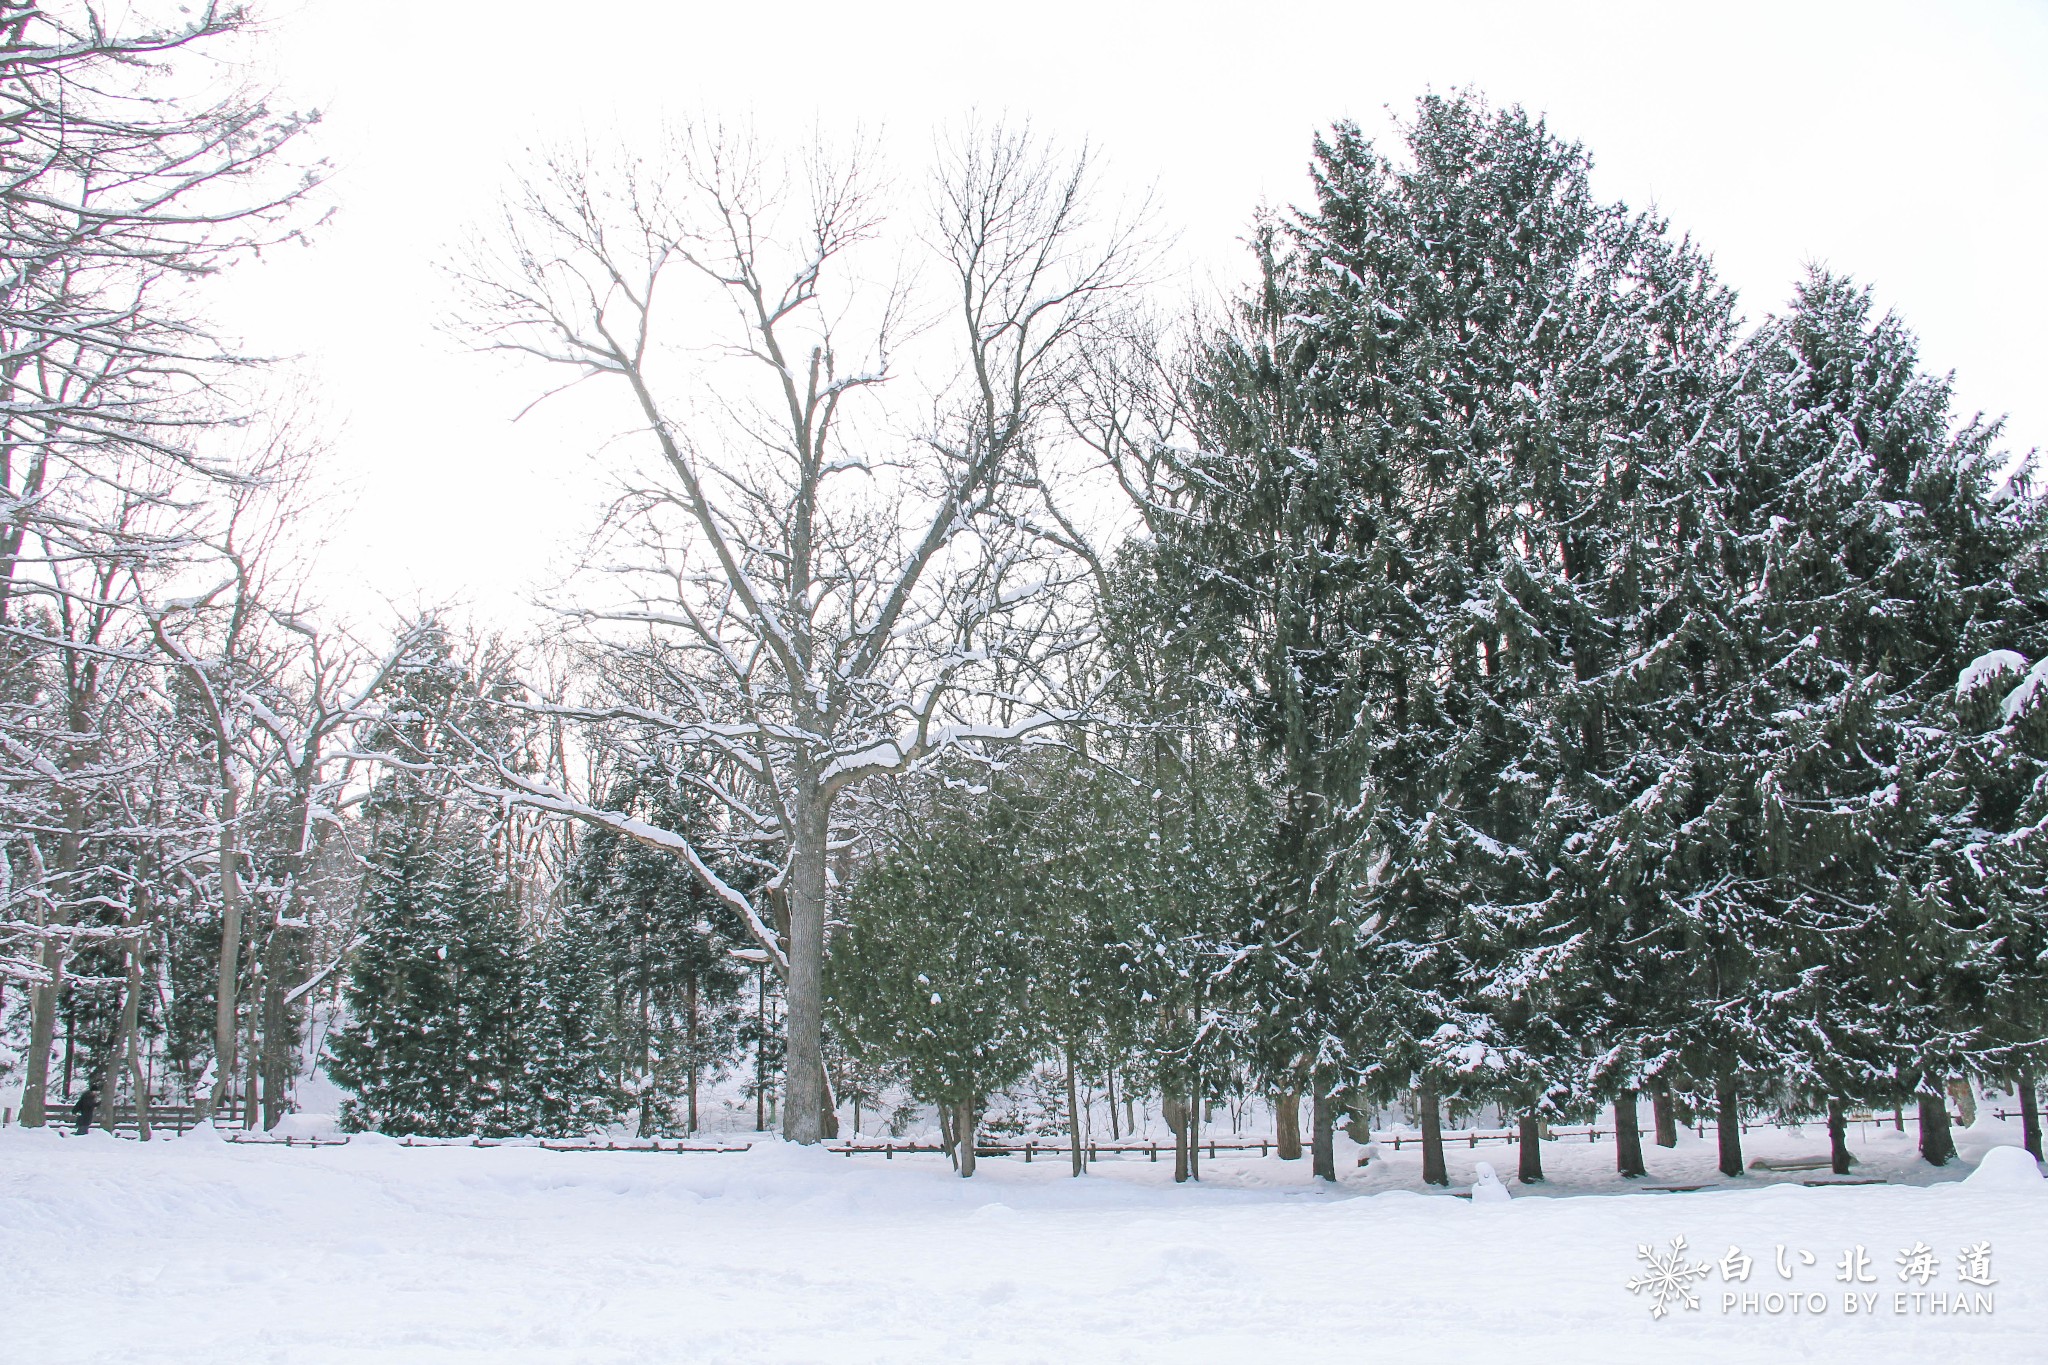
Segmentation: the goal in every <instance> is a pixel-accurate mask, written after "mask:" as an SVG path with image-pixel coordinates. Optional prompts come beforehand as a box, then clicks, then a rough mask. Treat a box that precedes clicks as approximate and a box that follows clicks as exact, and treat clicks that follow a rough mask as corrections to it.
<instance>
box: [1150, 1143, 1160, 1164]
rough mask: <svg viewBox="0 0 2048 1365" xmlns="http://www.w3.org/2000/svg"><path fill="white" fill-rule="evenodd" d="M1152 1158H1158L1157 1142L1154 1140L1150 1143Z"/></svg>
mask: <svg viewBox="0 0 2048 1365" xmlns="http://www.w3.org/2000/svg"><path fill="white" fill-rule="evenodd" d="M1152 1160H1154V1161H1157V1160H1159V1144H1158V1142H1156V1141H1155V1142H1153V1144H1152Z"/></svg>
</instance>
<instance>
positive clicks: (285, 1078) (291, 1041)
mask: <svg viewBox="0 0 2048 1365" xmlns="http://www.w3.org/2000/svg"><path fill="white" fill-rule="evenodd" d="M298 932H299V931H298V930H297V929H296V928H295V927H294V926H292V925H289V924H278V925H274V926H272V928H271V930H270V941H269V942H268V943H266V944H265V945H264V947H263V957H264V971H263V1051H262V1054H261V1055H262V1065H263V1130H264V1131H265V1132H269V1131H270V1130H271V1129H273V1128H275V1127H277V1125H278V1123H279V1122H280V1121H281V1120H282V1119H283V1118H284V1115H285V1110H286V1108H287V1107H288V1106H289V1104H290V1102H291V1087H292V1069H293V1067H292V1063H293V1062H294V1061H295V1060H296V1059H297V1057H298V1054H299V1035H298V1030H297V1029H295V1028H293V1027H292V1012H291V1007H290V1006H289V1005H287V1004H286V1003H285V996H286V995H287V994H289V993H290V989H291V987H293V986H295V985H297V984H298V982H297V981H296V980H294V978H295V977H296V976H297V972H295V971H294V970H293V966H294V964H295V962H296V960H297V958H298V953H297V952H296V951H295V949H296V948H297V946H298V944H297V940H296V937H295V936H296V935H297V933H298Z"/></svg>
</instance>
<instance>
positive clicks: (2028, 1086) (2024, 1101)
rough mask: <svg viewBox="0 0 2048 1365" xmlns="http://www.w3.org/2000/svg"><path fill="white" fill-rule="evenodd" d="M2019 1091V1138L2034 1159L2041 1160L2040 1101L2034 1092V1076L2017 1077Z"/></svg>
mask: <svg viewBox="0 0 2048 1365" xmlns="http://www.w3.org/2000/svg"><path fill="white" fill-rule="evenodd" d="M2018 1089H2019V1092H2020V1140H2021V1141H2022V1142H2025V1143H2026V1144H2027V1150H2028V1151H2030V1152H2032V1153H2033V1154H2034V1160H2036V1161H2039V1160H2041V1101H2040V1098H2039V1097H2038V1096H2037V1095H2036V1094H2035V1093H2034V1078H2033V1077H2032V1076H2024V1075H2023V1076H2021V1077H2020V1078H2019V1086H2018Z"/></svg>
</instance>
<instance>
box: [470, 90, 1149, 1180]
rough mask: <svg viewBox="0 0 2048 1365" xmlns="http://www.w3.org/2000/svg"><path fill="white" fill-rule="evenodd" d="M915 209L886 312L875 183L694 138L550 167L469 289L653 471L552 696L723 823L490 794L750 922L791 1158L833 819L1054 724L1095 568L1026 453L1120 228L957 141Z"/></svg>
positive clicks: (624, 505)
mask: <svg viewBox="0 0 2048 1365" xmlns="http://www.w3.org/2000/svg"><path fill="white" fill-rule="evenodd" d="M932 184H933V192H932V195H931V199H930V213H929V216H928V217H927V218H926V219H925V221H924V223H923V230H922V232H921V233H919V234H917V236H916V238H915V245H914V249H905V255H906V256H908V257H909V258H910V259H911V261H912V266H913V268H912V269H909V270H905V269H904V268H902V267H901V266H898V267H897V268H896V269H894V270H890V271H879V272H876V273H877V274H879V275H881V276H883V277H884V278H887V279H890V280H892V281H893V282H890V283H876V282H875V278H874V276H872V275H870V274H868V273H864V272H865V271H867V270H870V269H872V267H873V266H874V264H875V263H876V261H877V260H878V259H880V258H882V257H883V256H884V255H885V253H887V252H888V251H889V250H890V249H891V248H892V247H895V248H899V249H903V248H904V243H903V242H902V241H901V240H900V239H897V238H894V237H892V236H891V235H890V228H891V226H892V220H891V218H890V215H889V214H887V213H886V212H885V210H884V197H883V194H882V192H881V189H880V182H879V180H878V178H877V177H876V175H875V174H874V172H873V169H872V167H871V165H870V164H869V161H868V159H867V157H866V156H865V155H864V154H861V153H856V154H853V155H849V156H846V157H844V158H841V159H837V160H835V159H832V158H829V157H827V156H824V155H822V154H816V153H813V154H811V155H808V156H805V157H800V158H796V159H794V160H793V161H790V162H781V161H776V160H773V159H770V158H768V157H765V156H763V155H761V154H760V153H759V152H758V150H757V149H756V147H755V146H754V145H753V144H752V143H751V141H750V140H749V139H747V138H745V137H740V136H734V135H730V134H727V133H724V132H722V131H719V130H712V129H703V128H697V129H689V130H685V131H682V132H680V133H678V134H676V135H674V136H672V137H671V138H669V139H668V141H667V142H666V145H665V146H664V147H663V148H662V150H661V152H660V153H659V154H658V155H656V156H654V157H652V158H633V157H626V158H622V159H620V160H619V161H618V162H616V163H614V164H612V165H609V166H607V167H604V168H600V167H599V166H597V165H596V164H595V163H594V160H593V158H592V157H590V156H588V155H580V156H576V155H562V156H558V157H555V158H554V159H552V160H550V161H548V162H547V163H546V165H545V166H544V168H543V170H542V171H541V172H540V173H539V174H537V175H536V176H535V177H534V178H533V179H532V180H531V181H530V182H529V183H527V184H526V185H525V186H524V187H523V189H522V191H521V192H520V193H519V194H518V196H517V197H516V198H515V199H514V201H513V202H512V204H511V205H510V207H509V209H508V212H507V214H506V221H505V224H504V231H503V236H502V241H501V242H500V244H499V246H498V248H497V249H495V250H494V251H492V252H490V253H488V254H485V255H483V256H480V257H479V258H478V259H476V260H473V261H471V262H469V263H468V264H466V265H465V266H464V268H463V269H462V272H461V273H462V275H463V278H464V280H465V281H466V283H467V285H468V288H469V292H470V295H471V298H472V301H473V312H472V315H471V316H472V320H473V321H474V323H475V325H476V328H477V334H478V337H479V340H480V343H481V344H482V345H484V346H486V347H489V348H493V349H497V350H502V351H508V352H513V353H516V354H518V355H522V356H526V357H532V358H535V359H538V360H541V361H544V362H546V363H548V364H550V365H553V366H556V367H558V368H560V369H562V370H563V371H565V372H566V374H567V376H568V382H571V383H573V382H576V381H578V380H581V379H585V378H596V379H600V380H603V381H606V382H609V383H611V384H614V385H616V386H617V387H618V389H619V390H620V391H621V392H622V394H623V396H624V397H626V398H627V399H628V400H629V402H630V407H629V409H628V410H629V411H630V412H631V414H632V416H631V418H630V421H631V423H632V426H633V429H634V430H635V431H636V432H637V433H638V435H637V441H638V446H637V450H638V452H639V453H640V454H641V455H643V456H645V457H646V458H644V459H642V460H641V461H640V462H639V463H638V464H637V465H636V466H635V467H634V468H632V469H630V470H629V471H628V472H626V473H625V475H624V476H623V478H622V484H623V490H622V493H621V496H620V497H619V499H618V501H617V503H616V504H615V507H614V511H613V515H612V517H611V518H610V520H609V522H608V524H607V526H606V528H605V533H604V534H603V535H602V536H601V537H600V538H599V540H598V542H597V545H598V551H597V553H596V554H594V555H593V557H592V560H591V563H590V565H589V567H590V569H592V570H593V571H594V572H592V573H591V574H589V575H587V576H586V579H585V585H584V590H583V592H582V593H581V594H580V596H579V597H578V598H577V599H576V600H575V601H574V602H573V603H568V604H564V609H565V611H566V612H567V613H568V614H569V615H570V617H571V618H572V619H573V620H575V621H576V622H577V623H579V624H580V625H581V626H582V627H583V628H584V631H585V635H586V638H587V640H588V642H589V645H590V647H591V649H592V652H593V656H594V658H595V660H596V661H597V664H598V668H597V670H596V671H597V674H598V677H599V679H600V680H601V683H602V686H600V688H599V689H598V691H597V693H596V695H593V696H590V697H585V698H581V699H563V700H564V704H565V705H567V707H568V709H569V710H570V711H571V712H573V714H576V715H579V716H581V717H583V718H585V719H587V720H589V721H591V722H593V723H601V724H604V725H606V726H608V727H610V728H611V729H612V730H613V731H614V732H615V733H616V734H618V735H619V736H622V737H623V740H622V742H623V743H625V744H627V745H628V746H630V747H631V748H632V750H633V751H634V752H635V753H636V756H637V758H638V759H639V761H642V762H644V763H648V764H652V765H655V766H656V767H657V768H658V770H659V771H662V772H664V773H665V774H667V775H669V776H670V777H671V778H672V780H675V781H679V782H683V783H686V784H687V785H689V786H690V787H692V788H694V789H695V790H696V791H697V792H698V793H700V794H701V796H702V797H703V798H704V799H705V801H706V802H707V803H709V804H710V806H711V807H712V808H714V809H715V811H716V812H717V815H716V817H715V819H714V820H712V821H711V823H710V826H709V827H707V828H705V829H698V830H683V829H660V828H654V827H651V826H649V825H647V824H644V823H642V822H639V821H636V820H633V819H629V818H627V817H626V816H624V815H622V814H619V813H616V812H608V811H606V810H604V809H602V808H601V807H600V806H599V805H597V804H594V798H593V799H584V798H581V797H578V796H576V795H573V794H572V793H570V792H569V791H567V790H565V789H563V788H562V787H561V786H559V785H556V784H552V783H547V782H541V781H537V780H534V779H532V778H529V777H525V776H522V775H520V774H518V773H515V772H513V771H512V770H510V769H509V768H506V769H503V770H501V772H500V774H499V779H498V788H497V789H498V791H499V792H500V794H501V795H503V796H504V797H506V798H508V799H512V800H516V801H519V802H522V803H526V804H531V805H535V806H539V807H542V808H545V809H548V810H551V811H554V812H556V813H558V814H561V815H565V816H572V817H575V818H577V819H581V820H584V821H588V822H592V823H596V824H600V825H605V826H608V827H610V828H612V829H615V830H618V831H619V832H621V833H623V834H626V835H629V836H631V837H634V838H636V839H639V840H641V841H643V842H645V843H647V844H649V845H652V846H654V847H658V848H662V849H666V850H668V851H670V852H672V853H674V854H675V855H676V856H678V857H680V858H682V859H683V860H684V861H685V862H687V863H688V865H689V866H690V867H691V868H692V869H693V871H694V872H695V873H696V875H697V876H698V877H699V878H700V879H702V881H703V882H704V884H705V885H706V886H707V887H709V888H710V889H711V891H712V892H713V893H715V894H716V895H718V896H720V897H721V898H723V899H724V900H725V901H727V902H728V903H729V904H730V905H732V906H733V908H734V909H735V910H737V911H738V912H739V913H740V915H741V916H742V917H743V918H744V919H745V921H746V922H747V924H748V925H749V926H751V928H752V930H753V933H754V934H755V936H756V937H757V938H758V939H759V941H760V943H761V945H762V948H763V949H764V950H765V951H766V952H767V953H768V954H769V955H770V958H771V960H772V961H773V962H774V964H775V966H776V968H777V969H778V970H780V971H781V972H782V973H783V974H784V978H785V983H786V990H787V999H788V1014H787V1021H786V1027H787V1034H788V1036H787V1043H788V1051H787V1067H788V1070H787V1077H786V1083H787V1087H788V1095H787V1102H786V1104H785V1107H784V1125H783V1126H784V1132H785V1135H786V1136H788V1137H789V1138H791V1139H793V1140H795V1141H799V1142H815V1141H817V1140H819V1138H820V1137H821V1136H823V1135H824V1134H825V1133H826V1132H827V1129H828V1127H829V1125H830V1124H831V1122H832V1120H831V1117H830V1109H829V1102H828V1100H827V1097H826V1094H825V1076H824V1070H823V1059H822V1053H821V1042H820V1036H821V1025H822V1006H823V1002H822V997H821V969H822V962H823V953H824V945H825V932H826V917H827V908H828V903H829V900H830V896H831V886H832V882H833V879H834V876H835V862H837V861H839V857H838V856H837V855H843V853H844V851H845V839H846V837H847V830H846V827H845V824H844V820H843V812H844V802H843V800H842V798H843V797H844V796H845V794H846V793H848V792H849V791H850V790H852V789H853V788H855V787H857V786H858V785H859V784H861V783H862V782H864V781H866V780H868V779H870V778H875V777H878V776H882V775H887V774H895V773H901V772H904V771H906V770H907V769H909V768H910V767H912V766H914V765H917V764H919V763H920V762H922V761H925V760H927V759H929V758H930V757H932V756H933V755H935V754H937V753H939V752H941V751H943V750H947V749H953V748H958V747H961V746H975V747H978V746H989V745H1002V744H1006V743H1013V742H1016V741H1018V740H1020V739H1023V738H1024V737H1026V736H1030V735H1033V734H1036V733H1039V732H1042V731H1045V730H1047V729H1048V727H1054V726H1058V725H1060V724H1062V723H1064V722H1067V721H1070V720H1073V719H1075V708H1074V707H1073V706H1072V704H1071V702H1069V703H1068V704H1065V705H1061V704H1055V702H1054V701H1053V698H1054V697H1055V696H1056V695H1058V694H1057V692H1056V690H1055V687H1054V679H1053V677H1052V673H1053V671H1055V668H1056V665H1057V662H1058V660H1059V658H1060V656H1061V654H1062V652H1063V651H1064V650H1066V649H1068V648H1071V647H1073V643H1074V637H1075V635H1076V634H1077V632H1078V631H1079V630H1080V629H1081V626H1080V622H1079V618H1078V613H1077V612H1076V611H1075V609H1074V602H1075V600H1076V594H1075V592H1074V591H1073V589H1074V587H1075V584H1076V582H1077V580H1078V579H1079V577H1080V576H1081V575H1082V574H1084V573H1085V569H1083V568H1082V567H1081V566H1080V565H1079V564H1078V563H1077V562H1076V561H1075V560H1074V558H1073V557H1072V556H1071V555H1070V554H1069V553H1068V551H1067V550H1066V549H1065V548H1063V547H1062V546H1061V545H1060V544H1059V542H1058V538H1057V537H1056V536H1054V535H1050V534H1048V531H1049V530H1051V529H1053V528H1054V527H1056V525H1057V523H1056V521H1054V520H1053V519H1051V518H1050V517H1048V516H1047V515H1046V508H1045V503H1044V499H1043V497H1042V483H1043V481H1042V479H1041V478H1040V477H1039V469H1040V466H1039V463H1038V457H1039V456H1040V455H1041V453H1042V451H1043V448H1044V446H1045V444H1046V443H1047V441H1048V440H1049V439H1051V437H1052V436H1053V435H1054V424H1053V423H1052V422H1051V421H1049V420H1048V418H1049V417H1050V416H1051V415H1052V414H1053V413H1054V412H1055V411H1056V408H1057V404H1058V401H1059V399H1060V396H1061V394H1062V393H1063V392H1064V390H1065V389H1066V387H1067V386H1068V385H1069V384H1070V383H1071V382H1072V379H1073V376H1074V371H1075V366H1076V363H1077V360H1078V358H1079V356H1080V355H1081V354H1082V353H1083V351H1084V350H1085V349H1086V348H1087V347H1088V346H1089V345H1090V344H1091V343H1092V342H1093V341H1095V340H1096V338H1097V334H1098V333H1099V332H1100V331H1101V330H1102V328H1103V327H1104V325H1105V324H1106V322H1107V321H1108V320H1109V319H1111V318H1112V317H1113V316H1114V313H1115V308H1114V304H1115V301H1116V299H1117V298H1118V296H1119V295H1121V294H1122V293H1123V292H1125V291H1126V290H1128V289H1129V288H1131V287H1132V285H1133V284H1134V283H1136V281H1137V276H1138V273H1139V272H1140V271H1141V270H1142V269H1143V267H1144V264H1145V261H1144V256H1145V247H1144V242H1143V240H1142V238H1141V235H1140V231H1139V226H1140V223H1139V220H1138V219H1136V218H1133V219H1128V220H1125V221H1122V222H1116V223H1105V222H1101V221H1098V220H1097V219H1096V218H1095V217H1094V215H1093V214H1092V212H1091V203H1090V177H1089V171H1088V158H1087V156H1086V155H1085V153H1084V154H1082V155H1079V156H1073V157H1062V156H1060V155H1059V154H1057V153H1056V152H1054V151H1053V150H1052V149H1050V148H1048V147H1047V146H1045V145H1044V144H1042V143H1041V142H1040V141H1039V140H1037V139H1035V138H1034V137H1032V136H1031V135H1030V134H1029V133H1028V132H1025V131H1018V130H1010V129H1003V128H1000V127H998V128H994V129H982V130H975V131H972V132H969V133H967V134H965V135H963V136H962V137H959V138H957V139H955V140H954V141H952V142H951V143H949V144H947V145H945V146H944V147H942V148H941V152H940V156H939V165H938V167H937V171H936V174H935V175H934V177H933V182H932ZM917 266H922V267H923V268H924V270H925V271H926V272H927V275H926V276H925V277H921V276H920V274H919V272H918V270H917V269H916V268H915V267H917ZM926 286H930V288H929V290H927V288H926ZM929 300H939V301H940V302H936V303H931V304H929V305H928V301H929ZM910 361H914V362H915V363H914V364H912V363H909V362H910ZM913 386H917V387H915V388H913ZM713 845H716V847H714V846H713Z"/></svg>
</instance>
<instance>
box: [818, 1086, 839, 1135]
mask: <svg viewBox="0 0 2048 1365" xmlns="http://www.w3.org/2000/svg"><path fill="white" fill-rule="evenodd" d="M818 1090H819V1094H818V1130H819V1133H820V1135H821V1136H822V1137H824V1138H825V1140H826V1141H828V1142H829V1141H831V1140H832V1139H833V1138H836V1137H838V1136H839V1102H838V1100H836V1099H835V1098H834V1097H833V1095H832V1075H831V1073H830V1072H828V1071H825V1070H823V1069H822V1068H821V1069H820V1070H819V1072H818Z"/></svg>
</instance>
